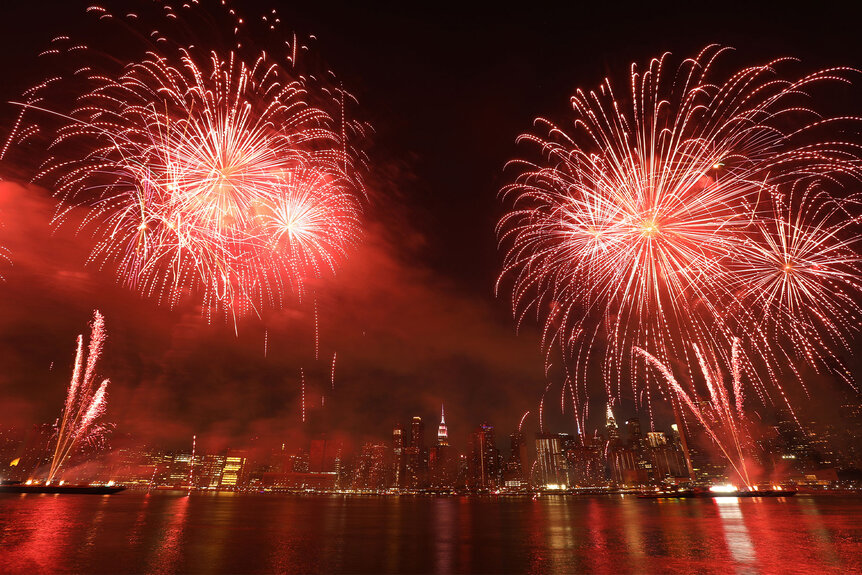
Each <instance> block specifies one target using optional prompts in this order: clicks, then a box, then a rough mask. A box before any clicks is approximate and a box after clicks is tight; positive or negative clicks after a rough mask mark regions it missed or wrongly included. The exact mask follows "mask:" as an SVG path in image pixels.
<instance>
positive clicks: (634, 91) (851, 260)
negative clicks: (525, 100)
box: [498, 46, 862, 403]
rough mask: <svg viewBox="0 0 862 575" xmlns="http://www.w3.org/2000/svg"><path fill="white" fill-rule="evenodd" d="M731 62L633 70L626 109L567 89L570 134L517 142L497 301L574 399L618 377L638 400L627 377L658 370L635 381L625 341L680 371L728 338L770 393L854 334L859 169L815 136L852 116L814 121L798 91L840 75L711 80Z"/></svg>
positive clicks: (845, 73) (604, 92)
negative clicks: (535, 324)
mask: <svg viewBox="0 0 862 575" xmlns="http://www.w3.org/2000/svg"><path fill="white" fill-rule="evenodd" d="M727 50H728V49H727V48H722V47H718V46H710V47H707V48H706V49H704V50H703V51H702V52H701V53H700V54H698V55H697V57H695V58H693V59H688V60H686V61H684V62H683V63H682V65H681V66H679V67H678V68H677V67H673V66H672V65H671V63H670V62H669V60H670V57H669V55H667V54H665V55H664V56H662V57H661V58H658V59H654V60H652V61H651V62H650V64H649V65H648V66H647V68H646V70H643V71H641V70H639V69H638V68H637V67H635V66H633V67H632V73H631V78H630V91H629V92H628V93H627V95H626V96H625V97H618V95H617V93H616V92H615V90H614V89H613V87H612V84H611V82H610V80H606V81H605V82H604V83H603V84H602V85H601V86H600V87H599V89H598V90H596V91H592V92H588V93H585V92H583V91H581V90H578V91H577V92H576V93H575V94H574V96H573V97H572V98H571V104H572V108H573V112H574V121H573V122H572V123H571V124H570V127H565V126H558V125H555V124H554V123H552V122H550V121H548V120H545V119H543V118H539V119H537V120H536V132H535V133H531V134H526V135H524V136H522V137H521V140H522V141H525V142H527V143H529V144H531V145H533V146H534V147H535V148H536V149H537V150H538V152H539V153H538V154H537V156H538V159H536V160H533V161H528V160H518V161H515V162H512V165H513V166H514V167H515V168H516V169H518V170H519V173H518V176H517V178H516V180H515V181H514V183H512V184H511V185H508V186H506V187H505V188H504V189H503V190H502V191H501V197H502V199H503V201H504V203H505V204H506V206H507V208H508V211H507V213H506V214H505V215H503V217H502V218H501V220H500V222H499V224H498V236H499V240H500V245H501V249H503V250H504V252H505V262H504V267H503V270H502V272H501V274H500V279H499V281H498V290H502V289H503V288H504V287H505V288H506V289H511V293H512V304H513V309H514V313H515V315H516V318H517V320H518V324H520V323H521V322H523V321H524V319H525V317H526V316H527V315H528V314H530V313H535V314H536V315H537V317H538V318H539V320H540V321H541V322H543V323H544V331H543V333H544V335H543V347H544V348H545V349H546V350H547V353H548V354H550V353H551V351H552V350H554V349H557V350H559V351H560V353H561V354H562V356H563V357H564V358H565V359H566V362H564V363H565V364H566V375H567V377H568V381H574V382H575V385H576V387H577V394H578V395H579V396H580V397H584V396H585V395H587V389H586V381H587V380H588V375H587V372H588V370H590V369H593V368H598V369H601V370H602V373H603V374H604V377H605V382H604V383H605V389H606V392H607V393H608V394H609V395H614V396H620V394H621V391H622V390H621V387H622V383H621V382H622V381H623V379H624V378H623V377H622V375H623V373H624V372H625V370H626V369H628V370H630V376H631V377H630V380H631V382H632V386H633V387H634V389H633V393H634V396H635V397H636V398H639V400H643V401H645V402H647V403H649V385H645V387H643V388H641V387H640V384H639V383H637V382H638V381H639V380H640V381H643V380H644V379H646V381H647V382H649V381H650V379H651V378H652V377H654V374H652V375H651V374H649V371H648V370H643V371H638V372H635V369H636V368H635V364H636V362H632V361H631V354H632V350H633V348H634V347H635V346H637V347H639V348H641V349H642V350H643V351H644V352H646V353H649V354H650V355H651V356H653V357H655V358H656V360H657V361H659V362H661V363H664V364H668V362H669V361H670V360H671V359H673V360H678V361H684V362H685V363H687V364H688V365H694V364H695V363H696V362H697V360H696V358H695V357H692V354H691V350H692V347H691V345H690V343H691V342H693V343H696V344H697V345H698V346H699V347H700V349H701V350H711V351H710V352H709V353H723V354H725V355H724V356H723V357H722V358H721V359H722V360H723V363H725V364H728V363H729V361H730V358H728V357H726V353H727V352H726V351H721V350H727V349H730V347H731V345H730V344H731V342H732V340H733V338H734V337H736V336H738V337H740V338H741V339H742V340H743V343H744V345H746V346H750V347H751V348H752V350H753V351H756V352H757V353H756V354H755V353H752V356H757V357H762V358H764V362H765V363H766V364H767V365H765V366H762V367H763V369H764V371H767V372H768V373H770V374H771V376H770V377H769V378H768V379H769V380H770V381H771V382H772V383H773V384H777V379H778V378H777V376H776V375H775V372H774V371H773V370H774V369H777V368H776V366H777V365H779V364H782V363H787V364H789V363H791V361H784V360H793V361H795V360H797V359H801V360H803V361H806V362H809V363H811V364H812V365H814V364H817V363H820V360H824V359H835V355H834V352H833V351H831V349H830V348H831V347H832V345H833V343H835V342H841V343H846V341H847V340H846V339H845V337H846V334H847V332H849V331H853V330H855V329H856V326H857V325H858V318H859V312H860V309H859V306H858V304H856V303H854V299H855V301H858V297H856V296H858V295H859V292H860V281H859V278H860V268H859V261H860V260H859V254H858V246H857V245H856V242H857V240H858V238H859V235H858V233H857V232H855V231H854V230H855V228H856V226H857V225H858V219H857V218H855V217H851V216H849V215H848V213H847V211H846V209H845V208H846V207H847V206H848V203H850V202H853V203H855V201H856V200H855V199H854V198H853V197H849V198H848V197H846V195H845V196H844V197H842V196H841V194H842V192H843V190H844V188H845V187H846V186H847V185H848V184H850V183H858V181H859V179H860V174H862V170H860V168H862V163H860V158H859V155H858V152H859V146H858V145H856V144H854V143H853V142H850V141H840V140H836V139H835V138H834V137H830V135H829V134H828V131H829V130H830V129H832V128H833V126H835V125H838V124H840V125H842V126H843V127H844V128H847V126H850V127H851V128H858V126H859V125H858V121H859V119H858V118H848V117H841V118H824V117H823V116H821V115H818V114H817V113H815V112H814V110H813V109H812V108H811V107H810V103H809V101H810V100H811V97H810V95H809V94H808V92H810V91H811V90H813V89H815V88H816V87H817V86H818V85H820V84H823V83H828V82H847V78H848V77H849V76H850V75H851V74H852V73H853V70H850V69H842V68H834V69H828V70H821V71H818V72H814V73H812V74H808V75H804V76H802V77H797V78H792V79H788V78H785V77H784V76H783V75H782V74H781V73H779V72H780V71H781V70H783V69H784V68H786V67H790V66H791V65H792V62H791V61H789V59H778V60H775V61H772V62H769V63H767V64H765V65H762V66H752V67H748V68H744V69H742V70H739V71H738V72H736V73H734V74H731V75H729V76H727V77H726V79H724V80H723V81H722V80H718V79H717V78H718V77H719V75H720V74H719V73H718V71H717V70H718V69H720V68H722V67H723V65H724V57H723V54H724V53H725V52H726V51H727ZM824 134H826V135H824ZM831 136H834V133H833V134H831ZM717 350H718V351H717ZM779 360H781V361H779ZM596 361H597V364H595V362H596ZM570 366H572V367H570ZM638 370H640V368H638ZM639 391H645V392H646V397H641V394H640V393H639Z"/></svg>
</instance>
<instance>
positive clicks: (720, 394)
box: [635, 339, 753, 486]
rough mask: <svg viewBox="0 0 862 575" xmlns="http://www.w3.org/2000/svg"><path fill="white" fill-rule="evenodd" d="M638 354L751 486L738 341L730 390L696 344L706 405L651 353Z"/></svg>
mask: <svg viewBox="0 0 862 575" xmlns="http://www.w3.org/2000/svg"><path fill="white" fill-rule="evenodd" d="M635 353H636V354H637V355H639V356H641V357H642V358H643V359H644V360H645V361H646V362H647V363H648V364H649V365H651V366H652V367H653V368H655V369H656V370H658V372H659V373H660V374H661V376H662V377H663V378H664V379H665V381H666V383H667V389H669V390H670V393H671V395H673V396H674V397H676V399H678V400H679V402H680V403H682V404H683V405H684V406H686V407H687V408H688V409H689V411H690V412H691V413H692V414H693V415H694V417H695V418H696V419H697V421H698V423H700V425H701V426H702V427H703V429H704V431H706V433H707V435H708V436H709V438H710V439H711V440H712V441H713V443H714V444H715V445H716V446H718V448H719V450H720V451H721V453H722V454H723V455H724V457H725V458H726V459H727V461H728V462H729V463H730V465H731V467H733V470H734V472H735V473H736V475H737V476H738V477H739V479H741V480H742V481H743V483H744V485H746V486H750V485H752V483H753V482H752V476H751V473H750V469H749V465H748V463H747V462H746V457H747V455H748V449H749V447H750V446H749V443H750V436H749V434H748V431H747V425H746V420H745V414H744V412H743V401H744V392H743V386H742V380H741V376H742V373H741V370H740V365H739V354H740V350H739V340H738V339H737V340H734V342H733V348H732V351H731V357H732V360H731V361H732V362H733V367H732V369H731V387H730V389H728V388H727V387H726V386H725V383H724V378H723V377H722V373H721V370H720V369H719V368H718V367H717V366H714V365H713V366H710V365H709V364H708V363H707V361H706V358H704V357H703V354H702V352H701V351H700V349H699V348H698V346H697V344H694V353H695V355H696V356H697V358H698V362H699V364H700V368H701V371H702V374H703V378H704V380H705V381H706V387H707V390H708V392H709V395H708V400H707V401H700V399H699V398H698V397H697V396H696V395H694V394H693V392H690V391H688V390H686V388H685V387H684V386H682V385H680V383H679V382H678V381H677V380H676V378H675V377H674V375H673V372H672V371H671V370H670V369H669V368H668V367H667V366H666V365H664V364H663V363H662V362H660V361H659V360H657V359H656V358H655V357H653V356H652V355H651V354H650V353H649V352H647V351H644V350H643V349H641V348H639V347H635Z"/></svg>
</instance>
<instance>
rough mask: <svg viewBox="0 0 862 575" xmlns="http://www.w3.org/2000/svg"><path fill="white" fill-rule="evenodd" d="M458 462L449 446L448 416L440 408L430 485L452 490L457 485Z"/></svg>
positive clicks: (429, 461) (431, 454)
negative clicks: (456, 467) (456, 466)
mask: <svg viewBox="0 0 862 575" xmlns="http://www.w3.org/2000/svg"><path fill="white" fill-rule="evenodd" d="M456 463H457V462H456V461H455V460H454V458H453V456H452V448H451V446H450V445H449V430H448V429H447V428H446V416H445V412H444V411H443V407H442V406H441V407H440V425H439V426H438V427H437V445H435V446H434V447H433V448H432V449H431V452H430V454H429V457H428V468H429V469H428V470H429V474H430V485H431V487H434V488H438V489H440V488H451V487H453V486H454V485H455V474H456V469H455V465H456Z"/></svg>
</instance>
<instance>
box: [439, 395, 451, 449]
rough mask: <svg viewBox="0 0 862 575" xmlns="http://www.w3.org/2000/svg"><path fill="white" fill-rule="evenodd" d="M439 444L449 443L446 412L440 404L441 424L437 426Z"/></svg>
mask: <svg viewBox="0 0 862 575" xmlns="http://www.w3.org/2000/svg"><path fill="white" fill-rule="evenodd" d="M437 445H449V431H448V430H447V429H446V412H445V411H444V410H443V406H442V405H441V406H440V426H439V427H437Z"/></svg>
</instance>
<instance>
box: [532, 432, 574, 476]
mask: <svg viewBox="0 0 862 575" xmlns="http://www.w3.org/2000/svg"><path fill="white" fill-rule="evenodd" d="M570 438H571V436H570V435H569V434H567V433H542V432H539V433H537V434H536V456H537V458H538V461H539V472H540V473H541V478H542V485H543V486H545V487H548V486H555V487H556V486H561V485H568V483H569V477H568V464H567V461H566V458H565V456H564V454H563V442H564V440H565V441H566V442H567V443H568V439H570Z"/></svg>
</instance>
